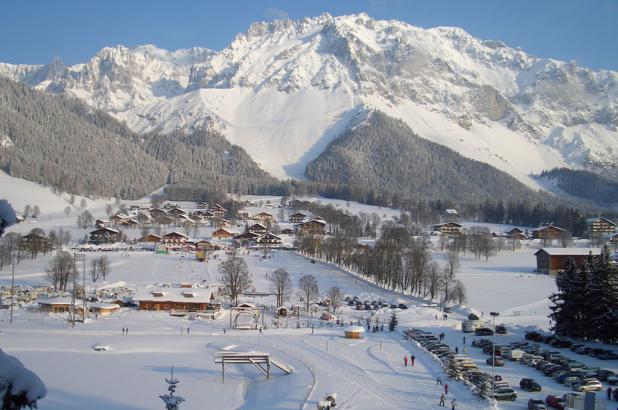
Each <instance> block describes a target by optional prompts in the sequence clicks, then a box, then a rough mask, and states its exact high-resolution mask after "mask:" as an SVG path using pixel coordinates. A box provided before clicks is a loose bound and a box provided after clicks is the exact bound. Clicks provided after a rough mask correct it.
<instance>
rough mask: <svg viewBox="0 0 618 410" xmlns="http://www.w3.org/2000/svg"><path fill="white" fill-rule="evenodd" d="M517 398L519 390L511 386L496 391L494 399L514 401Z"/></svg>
mask: <svg viewBox="0 0 618 410" xmlns="http://www.w3.org/2000/svg"><path fill="white" fill-rule="evenodd" d="M516 398H517V392H516V391H515V390H513V389H512V388H510V387H501V388H499V389H496V391H495V392H494V399H496V400H511V401H514V400H515V399H516Z"/></svg>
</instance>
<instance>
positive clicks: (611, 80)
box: [0, 14, 618, 185]
mask: <svg viewBox="0 0 618 410" xmlns="http://www.w3.org/2000/svg"><path fill="white" fill-rule="evenodd" d="M0 75H5V76H8V77H11V78H13V79H18V80H21V81H24V82H26V83H28V84H30V85H33V86H36V87H37V88H39V89H43V90H47V91H52V92H64V93H67V94H70V95H73V96H76V97H78V98H81V99H83V100H84V101H86V102H87V103H88V104H90V105H92V106H94V107H97V108H101V109H103V110H106V111H108V112H110V113H111V114H112V115H114V116H115V117H116V118H118V119H120V120H123V121H126V122H127V124H128V125H129V126H130V127H131V128H133V129H134V130H137V131H139V132H146V131H151V130H155V129H162V130H164V131H166V132H170V131H173V130H175V129H178V128H187V129H191V128H200V127H214V128H216V129H220V130H222V132H223V133H224V134H225V135H226V137H227V138H228V139H229V140H230V142H232V143H234V144H237V145H240V146H241V147H243V148H244V149H245V150H246V151H247V152H248V153H249V154H250V155H251V156H252V157H253V158H254V160H255V161H256V162H258V163H259V164H260V165H261V166H262V167H263V168H264V169H265V170H267V171H269V172H271V173H272V174H273V175H275V176H278V177H283V176H293V177H302V176H303V175H304V170H305V166H306V164H307V163H308V162H309V161H311V160H312V159H314V158H315V157H316V156H317V155H318V154H320V152H322V151H323V150H324V148H325V147H326V146H327V144H328V143H329V142H330V141H332V140H333V138H334V137H335V136H336V135H338V133H339V132H341V131H342V130H344V129H345V128H347V127H348V126H350V125H353V124H355V123H357V121H359V116H362V115H363V114H364V113H365V112H366V110H367V109H368V108H378V109H380V110H382V111H384V112H385V113H386V114H388V115H390V116H393V117H396V118H400V119H402V120H404V121H405V122H406V123H407V124H408V125H409V126H410V127H411V128H412V129H413V130H414V131H415V132H416V133H417V134H419V135H420V136H421V137H424V138H427V139H430V140H432V141H434V142H437V143H440V144H443V145H446V146H449V147H450V148H452V149H454V150H456V151H458V152H460V153H461V154H463V155H465V156H467V157H470V158H473V159H477V160H480V161H483V162H486V163H489V164H491V165H493V166H495V167H497V168H499V169H501V170H504V171H506V172H508V173H510V174H511V175H513V176H515V177H517V178H519V179H520V180H522V181H524V182H525V183H528V184H529V185H534V183H533V182H532V181H531V180H530V179H529V178H528V177H527V175H528V174H529V173H530V172H540V171H541V170H543V169H551V168H555V167H562V166H568V167H575V168H581V167H587V168H592V169H595V168H597V169H598V168H602V167H615V166H616V163H617V162H618V161H617V160H618V151H616V150H614V149H612V148H611V147H614V146H617V145H618V129H617V127H618V105H617V104H616V103H617V100H618V97H617V96H618V87H617V80H618V73H616V72H612V71H593V70H590V69H587V68H583V67H579V66H577V65H576V64H575V63H566V62H561V61H556V60H552V59H541V58H537V57H535V56H532V55H529V54H527V53H526V52H524V51H522V50H519V49H513V48H509V47H507V46H506V45H505V44H503V43H501V42H499V41H489V40H479V39H476V38H474V37H472V36H470V35H469V34H467V33H466V32H464V31H463V30H461V29H458V28H447V27H438V28H432V29H422V28H418V27H414V26H411V25H409V24H406V23H402V22H399V21H378V20H373V19H371V18H370V17H369V16H367V15H365V14H360V15H352V16H341V17H333V16H331V15H328V14H324V15H321V16H319V17H316V18H305V19H302V20H297V21H291V20H278V21H274V22H273V23H269V24H268V23H254V24H253V25H251V27H250V28H249V29H248V31H247V32H246V33H244V34H239V35H238V36H237V37H236V39H235V40H234V41H233V42H232V43H231V44H230V45H229V46H228V47H227V48H225V49H223V50H221V51H217V52H215V51H211V50H208V49H203V48H192V49H188V50H178V51H174V52H169V51H166V50H161V49H158V48H156V47H154V46H140V47H136V48H132V49H128V48H126V47H123V46H117V47H114V48H105V49H103V50H101V51H100V52H99V53H98V54H97V55H96V56H95V57H93V58H92V59H91V60H90V61H88V62H87V63H85V64H78V65H75V66H71V67H65V66H64V65H63V64H62V63H61V62H60V61H58V60H55V61H54V62H52V63H51V64H50V65H47V66H24V65H19V66H12V65H8V64H0Z"/></svg>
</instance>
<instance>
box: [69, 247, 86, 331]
mask: <svg viewBox="0 0 618 410" xmlns="http://www.w3.org/2000/svg"><path fill="white" fill-rule="evenodd" d="M73 261H74V263H75V272H74V275H73V294H72V296H71V310H72V313H71V326H72V327H75V315H76V314H77V312H76V311H75V309H76V308H75V298H76V296H77V295H76V293H77V261H82V262H83V263H84V276H83V281H82V286H83V288H82V292H83V295H82V299H83V306H82V323H84V322H85V321H86V254H85V253H74V254H73Z"/></svg>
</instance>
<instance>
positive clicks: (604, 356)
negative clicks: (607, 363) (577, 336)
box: [597, 351, 618, 360]
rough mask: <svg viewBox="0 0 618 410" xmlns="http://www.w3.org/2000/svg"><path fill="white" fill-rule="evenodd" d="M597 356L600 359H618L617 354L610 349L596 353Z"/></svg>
mask: <svg viewBox="0 0 618 410" xmlns="http://www.w3.org/2000/svg"><path fill="white" fill-rule="evenodd" d="M597 358H599V359H601V360H617V359H618V354H616V353H614V352H612V351H606V352H603V353H601V354H599V355H597Z"/></svg>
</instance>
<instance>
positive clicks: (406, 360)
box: [403, 354, 416, 367]
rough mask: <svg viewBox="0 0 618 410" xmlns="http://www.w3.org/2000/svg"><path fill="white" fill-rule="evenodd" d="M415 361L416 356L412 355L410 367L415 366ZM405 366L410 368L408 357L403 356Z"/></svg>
mask: <svg viewBox="0 0 618 410" xmlns="http://www.w3.org/2000/svg"><path fill="white" fill-rule="evenodd" d="M414 360H416V356H414V355H413V354H411V355H410V366H414ZM403 364H404V366H405V367H408V356H403Z"/></svg>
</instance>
